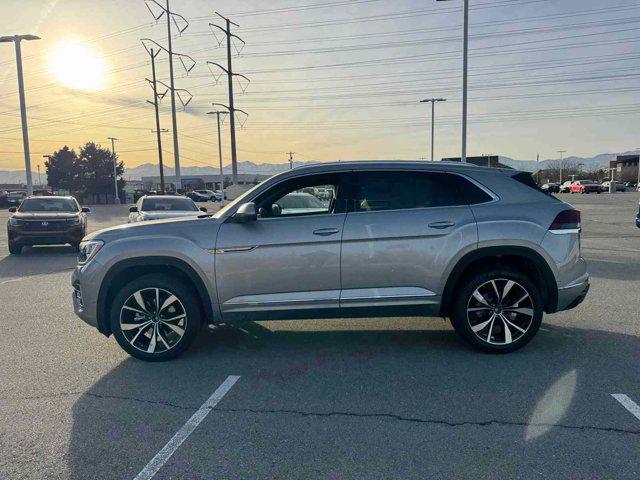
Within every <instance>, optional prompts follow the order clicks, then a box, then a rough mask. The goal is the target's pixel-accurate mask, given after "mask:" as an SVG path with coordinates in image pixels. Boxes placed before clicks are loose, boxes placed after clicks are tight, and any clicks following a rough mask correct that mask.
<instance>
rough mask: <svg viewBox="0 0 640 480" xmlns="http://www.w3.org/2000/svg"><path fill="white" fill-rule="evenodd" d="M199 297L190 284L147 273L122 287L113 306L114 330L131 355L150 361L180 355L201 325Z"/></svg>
mask: <svg viewBox="0 0 640 480" xmlns="http://www.w3.org/2000/svg"><path fill="white" fill-rule="evenodd" d="M201 322H202V320H201V313H200V307H199V303H198V299H197V298H196V297H195V295H194V294H193V292H192V289H190V288H189V287H188V286H187V285H185V284H184V283H182V282H179V281H176V280H174V279H170V278H168V277H166V276H164V275H159V274H152V275H144V276H142V277H140V278H138V279H136V280H133V281H132V282H130V283H128V284H127V285H126V286H125V287H123V288H122V289H121V290H120V291H119V292H118V293H117V294H116V297H115V299H114V301H113V304H112V308H111V330H112V332H113V334H114V336H115V337H116V340H117V341H118V344H119V345H120V346H121V347H122V348H123V349H124V350H125V351H126V352H127V353H129V354H130V355H132V356H134V357H136V358H139V359H141V360H147V361H162V360H169V359H172V358H175V357H177V356H178V355H180V354H181V353H182V352H184V351H185V350H186V349H187V347H188V346H189V345H190V344H191V342H192V341H193V339H194V338H195V336H196V334H197V333H198V331H200V325H201Z"/></svg>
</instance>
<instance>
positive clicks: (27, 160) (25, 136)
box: [0, 35, 40, 196]
mask: <svg viewBox="0 0 640 480" xmlns="http://www.w3.org/2000/svg"><path fill="white" fill-rule="evenodd" d="M22 40H40V37H38V36H36V35H9V36H5V37H0V43H8V42H13V43H14V44H15V47H16V68H17V70H18V96H19V97H20V118H21V120H22V145H23V148H24V167H25V173H26V177H27V195H29V196H31V195H33V179H32V178H31V155H30V153H29V129H28V127H27V102H26V100H25V96H24V79H23V75H22V48H21V46H20V43H21V42H22Z"/></svg>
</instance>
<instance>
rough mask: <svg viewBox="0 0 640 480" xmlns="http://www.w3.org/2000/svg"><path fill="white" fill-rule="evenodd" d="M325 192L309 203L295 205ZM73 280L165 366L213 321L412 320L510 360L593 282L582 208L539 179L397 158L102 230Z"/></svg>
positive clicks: (97, 310)
mask: <svg viewBox="0 0 640 480" xmlns="http://www.w3.org/2000/svg"><path fill="white" fill-rule="evenodd" d="M320 191H322V192H330V194H329V195H327V194H323V195H322V196H321V197H322V198H317V202H315V201H314V208H308V205H307V204H306V203H301V204H300V205H301V207H300V208H299V209H298V207H297V205H298V203H297V202H295V201H290V199H291V198H292V197H293V198H296V197H299V196H300V194H301V193H304V194H306V195H313V194H314V192H320ZM318 197H320V195H318ZM285 207H286V208H285ZM316 207H317V208H316ZM72 285H73V289H74V291H73V303H74V308H75V312H76V313H77V315H78V316H79V317H80V318H82V319H83V320H84V321H85V322H87V323H88V324H90V325H93V326H94V327H96V328H97V329H98V330H99V331H100V332H101V333H103V334H104V335H111V334H113V335H114V336H115V337H116V340H117V341H118V343H119V344H120V346H121V347H122V348H123V349H124V350H126V351H127V352H128V353H129V354H131V355H133V356H135V357H138V358H141V359H144V360H165V359H169V358H172V357H175V356H177V355H178V354H180V353H181V352H183V351H184V350H185V349H186V348H187V347H188V345H189V344H190V343H191V342H192V341H193V339H194V337H195V336H196V335H197V334H198V332H199V331H200V329H201V328H200V327H201V326H202V325H203V324H204V323H208V324H212V325H216V324H222V323H225V324H226V323H232V322H240V321H252V320H267V319H304V318H340V317H342V318H348V317H365V318H366V317H380V316H386V317H390V316H394V317H398V316H416V315H423V316H442V317H448V318H449V319H450V320H451V322H452V323H453V326H454V327H455V330H456V331H457V332H458V333H459V334H460V336H461V337H462V338H463V339H464V340H466V341H467V342H468V343H470V344H471V345H472V346H474V347H476V348H478V349H481V350H485V351H489V352H509V351H513V350H516V349H518V348H520V347H522V346H524V345H525V344H527V343H528V342H529V341H530V340H531V339H532V337H533V336H534V335H535V334H536V332H537V331H538V328H539V327H540V323H541V321H542V316H543V313H545V312H547V313H552V312H557V311H560V310H566V309H570V308H573V307H575V306H576V305H578V304H579V303H580V302H581V301H582V300H583V299H584V297H585V295H586V293H587V290H588V289H589V276H588V274H587V271H586V266H585V261H584V259H583V258H582V256H581V255H580V212H579V211H577V210H575V209H574V208H573V207H571V206H570V205H568V204H566V203H564V202H562V201H560V200H558V199H556V198H555V197H553V196H551V195H549V194H547V193H544V192H542V191H541V190H539V189H538V188H537V186H536V184H535V183H534V182H533V180H532V178H531V175H530V174H529V173H523V172H518V171H516V170H499V169H495V168H483V167H477V166H473V165H467V164H460V163H444V162H437V163H428V162H405V161H394V162H343V163H330V164H329V163H328V164H317V165H313V166H305V167H302V168H296V169H294V170H289V171H287V172H285V173H281V174H279V175H276V176H274V177H272V178H270V179H268V180H266V181H265V182H263V183H261V184H259V185H257V186H255V187H254V188H252V189H251V190H249V191H247V192H246V193H244V194H243V195H242V196H241V197H239V198H237V199H236V200H235V201H233V202H232V203H230V204H229V205H227V206H226V207H225V208H223V209H222V210H220V211H218V212H217V213H216V214H214V215H201V216H200V217H199V218H189V219H172V220H158V221H150V222H142V223H139V224H130V225H122V226H119V227H115V228H109V229H106V230H101V231H98V232H95V233H93V234H91V235H89V236H87V237H85V239H84V241H83V242H82V245H81V251H80V254H79V257H78V265H77V267H76V269H75V271H74V273H73V278H72Z"/></svg>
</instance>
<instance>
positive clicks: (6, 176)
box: [0, 150, 639, 184]
mask: <svg viewBox="0 0 640 480" xmlns="http://www.w3.org/2000/svg"><path fill="white" fill-rule="evenodd" d="M638 152H639V150H634V151H628V152H624V153H622V154H638ZM616 155H620V154H616V153H600V154H598V155H595V156H593V157H575V156H570V157H566V158H565V161H567V162H571V163H573V164H579V163H582V168H583V169H584V170H585V171H590V170H597V169H600V168H603V167H605V166H606V164H607V162H608V161H609V160H611V159H612V158H614V157H615V156H616ZM499 158H500V160H499V161H500V163H503V164H505V165H508V166H510V167H513V168H515V169H518V170H525V171H529V172H533V171H535V170H537V169H539V168H543V169H544V168H548V167H550V166H552V165H553V164H554V162H557V161H558V160H559V159H546V160H540V162H537V161H536V160H516V159H513V158H510V157H504V156H500V157H499ZM311 163H316V162H293V165H294V167H298V166H301V165H308V164H311ZM288 168H289V164H288V163H253V162H239V163H238V173H246V174H259V175H273V174H276V173H279V172H282V171H284V170H287V169H288ZM223 171H224V173H225V175H226V174H231V165H227V166H226V167H224V168H223ZM164 172H165V175H173V173H174V170H173V168H170V167H165V170H164ZM181 173H182V175H216V174H217V173H218V169H217V168H214V167H182V168H181ZM155 175H158V166H157V164H154V163H143V164H142V165H138V166H137V167H132V168H127V169H126V170H125V174H124V178H125V179H126V180H140V179H141V178H142V177H150V176H155ZM32 178H33V180H34V182H36V183H37V182H38V174H37V172H33V173H32ZM45 179H46V175H44V174H43V175H42V181H43V182H44V181H45ZM25 181H26V179H25V172H24V171H23V170H0V184H17V183H24V182H25Z"/></svg>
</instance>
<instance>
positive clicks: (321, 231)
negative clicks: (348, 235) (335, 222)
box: [313, 228, 340, 237]
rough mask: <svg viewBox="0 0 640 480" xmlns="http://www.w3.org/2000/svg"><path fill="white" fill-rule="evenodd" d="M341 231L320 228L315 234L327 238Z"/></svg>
mask: <svg viewBox="0 0 640 480" xmlns="http://www.w3.org/2000/svg"><path fill="white" fill-rule="evenodd" d="M339 231H340V230H338V229H337V228H319V229H318V230H314V231H313V234H314V235H320V236H321V237H327V236H329V235H335V234H336V233H338V232H339Z"/></svg>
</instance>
